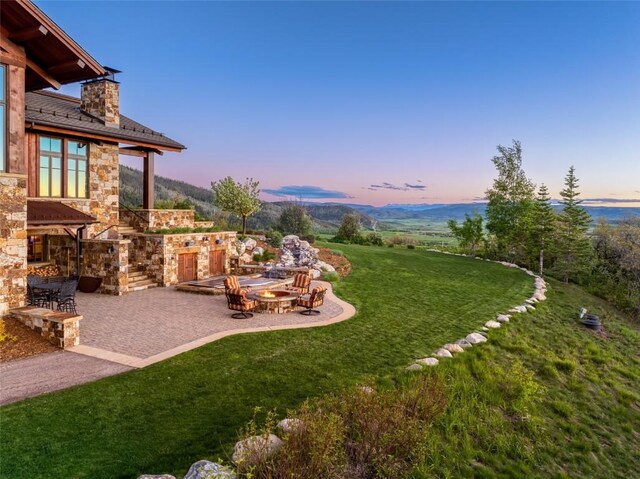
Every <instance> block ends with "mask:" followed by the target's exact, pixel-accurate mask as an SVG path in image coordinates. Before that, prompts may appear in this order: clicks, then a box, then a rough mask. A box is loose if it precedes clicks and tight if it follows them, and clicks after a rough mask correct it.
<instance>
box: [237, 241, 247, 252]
mask: <svg viewBox="0 0 640 479" xmlns="http://www.w3.org/2000/svg"><path fill="white" fill-rule="evenodd" d="M246 250H247V247H246V245H245V244H244V243H243V242H242V241H238V242H237V243H236V251H237V252H238V256H242V255H243V254H244V252H245V251H246Z"/></svg>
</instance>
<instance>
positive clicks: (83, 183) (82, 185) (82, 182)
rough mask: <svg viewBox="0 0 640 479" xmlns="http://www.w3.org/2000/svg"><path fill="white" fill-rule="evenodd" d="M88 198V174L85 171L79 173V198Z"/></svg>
mask: <svg viewBox="0 0 640 479" xmlns="http://www.w3.org/2000/svg"><path fill="white" fill-rule="evenodd" d="M86 197H87V174H86V173H85V172H84V171H79V172H78V198H86Z"/></svg>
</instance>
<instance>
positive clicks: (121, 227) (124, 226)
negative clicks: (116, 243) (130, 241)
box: [118, 220, 139, 237]
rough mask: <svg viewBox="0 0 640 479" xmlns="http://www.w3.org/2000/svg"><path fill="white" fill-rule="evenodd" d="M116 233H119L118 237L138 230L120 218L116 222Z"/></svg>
mask: <svg viewBox="0 0 640 479" xmlns="http://www.w3.org/2000/svg"><path fill="white" fill-rule="evenodd" d="M118 233H120V237H123V236H124V235H131V234H136V233H139V231H138V230H136V229H135V228H133V227H131V225H130V224H129V223H127V222H126V221H123V220H120V222H119V223H118Z"/></svg>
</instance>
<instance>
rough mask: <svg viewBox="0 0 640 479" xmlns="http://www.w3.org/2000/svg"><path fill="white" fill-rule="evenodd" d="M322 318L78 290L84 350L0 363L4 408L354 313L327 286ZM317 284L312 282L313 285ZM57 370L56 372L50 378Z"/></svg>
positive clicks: (216, 299)
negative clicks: (239, 313) (208, 347)
mask: <svg viewBox="0 0 640 479" xmlns="http://www.w3.org/2000/svg"><path fill="white" fill-rule="evenodd" d="M322 284H323V285H325V286H327V287H328V291H327V296H326V297H325V302H324V305H323V306H322V307H320V308H319V309H320V311H321V314H319V315H317V316H303V315H301V314H297V313H288V314H255V315H254V316H253V318H250V319H233V318H231V313H232V312H231V311H230V310H229V309H228V308H227V302H226V298H225V297H224V296H209V295H199V294H190V293H185V292H180V291H176V290H175V289H174V288H153V289H148V290H145V291H138V292H134V293H130V294H128V295H125V296H108V295H100V294H83V293H78V294H77V297H76V300H77V303H78V312H80V313H81V314H82V315H83V316H84V319H83V320H82V321H81V322H80V345H79V346H76V347H74V348H71V349H69V350H68V351H65V352H56V353H50V354H44V355H40V356H34V357H31V358H25V359H20V360H16V361H10V362H8V363H0V405H1V404H8V403H9V402H14V401H18V400H20V399H25V398H28V397H33V396H37V395H39V394H43V393H45V392H51V391H57V390H60V389H64V388H67V387H70V386H73V385H76V384H82V383H85V382H90V381H94V380H96V379H100V378H103V377H106V376H112V375H114V374H119V373H121V372H124V371H128V370H130V369H133V368H142V367H145V366H148V365H150V364H154V363H156V362H159V361H163V360H165V359H168V358H170V357H172V356H175V355H177V354H180V353H183V352H186V351H189V350H192V349H195V348H198V347H200V346H203V345H205V344H208V343H211V342H213V341H216V340H218V339H221V338H224V337H226V336H231V335H234V334H241V333H251V332H261V331H276V330H280V329H298V328H310V327H317V326H326V325H329V324H334V323H337V322H340V321H344V320H345V319H348V318H350V317H352V316H353V315H354V314H355V308H354V307H353V306H351V305H350V304H349V303H346V302H344V301H342V300H341V299H339V298H337V297H336V296H335V295H334V294H333V292H332V291H331V285H330V284H329V283H322ZM313 286H315V284H313V285H312V287H313ZM53 372H55V373H53Z"/></svg>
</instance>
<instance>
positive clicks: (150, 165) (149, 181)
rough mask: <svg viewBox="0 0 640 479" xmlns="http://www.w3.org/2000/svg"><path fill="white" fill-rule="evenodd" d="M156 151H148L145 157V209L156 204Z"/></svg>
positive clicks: (143, 195) (143, 196) (143, 204)
mask: <svg viewBox="0 0 640 479" xmlns="http://www.w3.org/2000/svg"><path fill="white" fill-rule="evenodd" d="M153 156H154V153H153V151H148V152H147V155H146V156H145V158H144V171H143V180H144V183H143V185H142V207H143V208H144V209H145V210H151V209H153V206H154V204H155V197H154V182H153V180H154V175H155V173H154V158H153Z"/></svg>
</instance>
